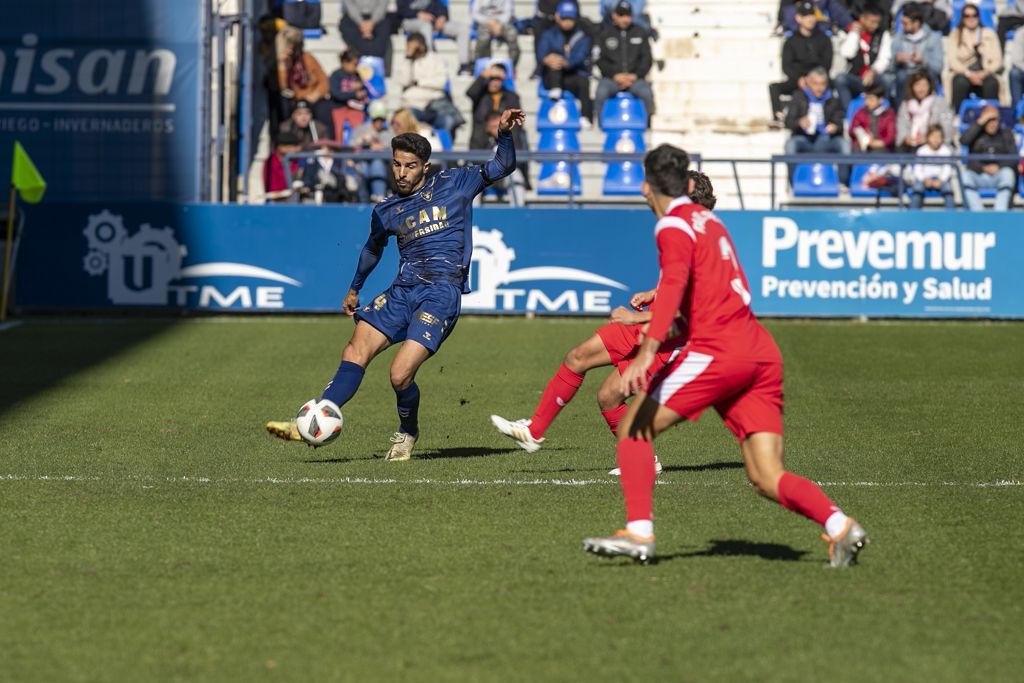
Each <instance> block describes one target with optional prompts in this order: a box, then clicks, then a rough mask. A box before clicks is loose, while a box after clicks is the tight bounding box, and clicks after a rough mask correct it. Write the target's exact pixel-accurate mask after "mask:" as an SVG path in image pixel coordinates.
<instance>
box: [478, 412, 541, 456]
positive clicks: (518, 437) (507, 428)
mask: <svg viewBox="0 0 1024 683" xmlns="http://www.w3.org/2000/svg"><path fill="white" fill-rule="evenodd" d="M530 422H532V420H516V421H515V422H513V421H511V420H506V419H505V418H503V417H499V416H498V415H491V424H493V425H494V426H495V427H496V428H497V430H498V431H499V432H501V433H502V434H504V435H505V436H507V437H509V438H510V439H512V440H513V441H515V442H516V443H517V444H519V447H520V448H522V449H523V450H524V451H526V452H527V453H536V452H537V451H539V450H540V445H541V444H542V443H544V439H535V438H533V434H531V433H530Z"/></svg>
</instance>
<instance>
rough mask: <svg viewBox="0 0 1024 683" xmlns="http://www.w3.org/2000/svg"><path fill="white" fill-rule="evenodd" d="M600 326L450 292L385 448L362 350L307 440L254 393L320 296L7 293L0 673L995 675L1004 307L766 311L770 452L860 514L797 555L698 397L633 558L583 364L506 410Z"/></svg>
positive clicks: (1006, 424) (794, 530)
mask: <svg viewBox="0 0 1024 683" xmlns="http://www.w3.org/2000/svg"><path fill="white" fill-rule="evenodd" d="M598 324H599V323H598V321H596V320H593V319H591V320H567V319H536V320H523V319H479V318H477V319H473V318H468V319H464V320H463V321H462V322H460V323H459V329H458V330H457V331H456V332H455V334H454V335H453V337H452V338H451V339H450V341H449V342H448V343H447V344H446V346H445V347H444V349H443V350H442V351H441V353H440V354H439V355H438V357H437V358H434V359H432V360H431V361H430V362H429V363H428V364H427V365H426V366H425V367H424V369H423V371H422V372H421V374H420V376H419V383H420V386H421V388H422V391H423V404H422V408H421V417H420V419H421V428H422V430H423V436H422V439H421V442H420V444H419V445H418V455H419V457H418V458H417V459H415V460H413V461H411V462H408V463H386V462H384V461H383V460H380V459H378V458H375V457H374V456H376V455H379V454H381V453H382V452H383V450H384V449H385V447H386V445H387V439H388V436H390V434H391V432H392V431H393V430H394V428H395V426H396V424H397V421H396V417H395V413H394V398H393V393H392V391H391V389H390V386H389V383H388V379H387V363H388V361H389V359H390V354H387V355H386V356H385V357H383V358H380V359H378V360H377V361H376V362H375V364H374V365H372V366H371V367H370V369H369V371H368V372H367V375H366V378H365V380H364V382H363V386H362V389H361V391H360V393H359V394H358V395H357V396H356V398H355V400H354V401H353V402H352V403H350V404H349V405H347V406H345V408H344V413H345V418H346V430H345V432H344V433H343V435H342V438H341V439H340V440H339V441H338V442H336V443H334V444H332V445H331V446H329V447H327V448H323V449H319V450H313V449H309V448H305V447H304V446H302V445H299V444H294V443H284V442H280V441H276V440H273V439H272V438H270V437H269V436H268V435H267V434H265V433H264V432H263V429H262V424H263V422H264V421H266V420H267V419H272V418H277V417H288V416H289V415H291V414H292V413H293V412H294V411H295V410H296V409H297V408H298V406H299V405H300V404H301V403H302V402H303V401H304V400H306V399H308V398H310V397H313V396H315V395H319V391H320V389H321V387H322V385H323V384H324V383H325V382H326V381H327V379H329V378H330V376H331V374H332V373H333V370H334V368H335V367H336V362H337V361H336V359H337V357H338V353H339V351H340V347H341V344H342V343H343V342H344V341H345V339H347V336H348V334H349V332H350V328H351V323H350V322H349V321H347V320H343V319H338V318H275V319H265V318H250V319H234V320H227V319H199V320H187V321H172V320H114V321H93V320H90V319H80V320H71V321H63V322H61V321H51V320H29V321H27V322H26V323H25V324H23V325H21V326H19V327H16V328H14V329H8V330H6V331H3V332H0V367H2V371H0V372H2V374H0V518H2V520H3V522H2V525H0V576H2V584H0V652H2V653H3V658H2V659H3V661H2V662H0V679H3V680H9V681H29V682H30V681H334V680H339V681H367V680H384V681H398V680H403V681H405V680H408V681H442V680H466V681H505V680H522V681H532V680H561V681H573V680H591V681H597V680H642V679H645V680H666V681H712V680H721V681H744V680H749V681H764V680H785V681H808V680H813V679H822V678H824V679H827V680H833V681H868V680H872V681H882V680H893V681H896V680H920V681H964V680H978V681H996V680H1020V675H1021V673H1020V672H1021V670H1022V669H1024V653H1022V647H1021V643H1022V642H1024V568H1022V567H1024V542H1022V541H1021V537H1022V536H1021V530H1020V526H1021V521H1022V519H1024V514H1022V513H1024V485H1022V483H1021V482H1022V480H1024V457H1022V450H1021V437H1022V436H1024V325H1020V324H984V323H941V324H940V323H927V322H919V323H911V322H908V323H869V324H856V323H846V322H797V321H769V322H768V323H767V324H768V327H769V328H770V329H771V331H772V332H773V333H774V334H775V335H776V338H777V339H778V341H779V344H780V346H781V348H782V351H783V354H784V356H785V359H786V399H787V403H786V411H787V412H786V428H787V432H788V433H787V436H786V448H787V463H788V465H789V467H790V468H791V469H792V470H794V471H796V472H798V473H802V474H804V475H806V476H809V477H811V478H813V479H814V480H816V481H819V482H824V483H825V489H826V491H827V492H828V493H829V494H830V495H831V496H832V497H833V498H834V499H835V500H836V501H837V502H839V503H840V504H841V505H842V506H843V507H844V508H845V509H846V510H847V511H848V512H849V513H851V514H852V515H854V516H856V517H857V518H858V519H860V520H861V521H862V522H863V523H864V525H865V527H866V528H867V529H868V532H869V533H870V534H871V536H872V539H873V543H872V545H871V546H869V548H868V549H867V550H866V551H865V552H864V554H863V555H862V561H861V564H860V566H858V567H855V568H851V569H848V570H843V571H830V570H826V569H824V568H823V567H822V561H823V560H824V558H825V552H826V549H825V543H824V542H823V541H821V540H820V538H819V535H818V534H819V530H818V529H817V528H816V527H815V526H814V525H812V524H811V523H809V522H807V521H806V520H804V519H802V518H801V517H798V516H797V515H794V514H792V513H790V512H787V511H786V510H783V509H782V508H780V507H778V506H774V505H772V504H770V503H768V502H766V501H764V500H762V499H760V498H758V497H757V496H756V495H754V493H753V492H752V491H751V490H750V487H749V486H748V484H747V483H746V480H745V477H744V474H743V470H742V469H741V467H740V465H739V457H738V456H739V453H738V448H737V446H736V443H735V441H734V440H733V439H732V438H731V436H730V435H729V434H728V432H727V431H726V430H725V428H724V427H723V426H722V425H721V423H720V422H719V421H718V419H717V418H716V416H714V415H713V414H707V415H705V417H704V418H703V419H702V420H701V421H700V422H699V423H698V424H696V425H685V426H681V427H679V428H677V429H675V430H673V431H672V432H671V433H670V434H668V435H666V437H665V438H664V439H663V440H661V441H659V443H658V446H657V452H658V453H659V455H660V457H661V459H662V462H663V463H664V465H665V468H666V472H665V474H664V475H663V476H662V478H661V483H660V485H659V486H658V489H657V493H656V498H655V509H656V514H657V533H658V551H659V554H660V555H661V557H662V560H661V562H660V563H659V564H657V565H655V566H649V567H641V566H634V565H632V564H629V563H626V562H615V561H607V560H600V559H597V558H594V557H588V556H586V555H584V553H583V552H582V551H581V549H580V539H581V538H582V537H584V536H585V535H589V534H593V533H598V532H600V533H604V532H610V531H613V530H614V529H616V528H618V527H619V526H620V525H621V523H622V517H623V509H622V502H621V496H620V493H619V489H618V486H617V484H616V483H615V481H614V480H613V479H612V478H610V477H608V476H607V474H606V472H607V470H608V469H609V468H610V467H612V466H614V448H613V444H612V439H611V437H610V435H609V434H608V433H607V432H606V429H605V427H604V425H603V422H602V420H601V418H600V415H599V414H598V411H597V408H596V403H595V399H594V397H595V393H596V389H597V386H598V384H599V382H600V379H601V378H602V377H603V372H601V373H600V374H593V375H591V376H590V377H588V378H587V381H586V383H585V384H584V387H583V389H582V390H581V392H580V394H579V395H578V396H577V398H576V400H575V401H574V402H573V403H572V404H571V405H570V406H569V407H568V408H567V409H566V410H565V411H564V412H563V414H562V416H561V417H560V419H559V421H557V422H556V423H555V425H554V426H553V428H552V429H551V431H550V432H549V433H548V437H549V438H548V441H547V443H546V444H545V448H544V449H543V450H541V452H539V453H537V454H534V455H527V454H526V453H524V452H522V451H519V450H516V449H514V448H512V447H511V445H512V444H511V442H508V441H506V440H504V438H503V437H501V436H500V435H498V434H496V433H495V432H494V431H493V430H492V428H491V426H490V423H489V421H488V416H489V415H490V414H491V413H498V414H501V415H504V416H507V417H513V418H516V417H527V416H528V415H529V413H530V412H531V410H532V407H533V405H534V403H535V401H536V400H537V398H538V397H539V395H540V391H541V390H542V389H543V387H544V384H545V382H546V380H547V378H548V377H549V376H550V375H551V374H552V373H553V371H554V370H555V368H556V367H557V364H558V362H559V361H560V359H561V357H562V355H563V354H564V352H565V351H566V350H568V349H569V348H570V347H571V346H572V345H573V344H574V343H575V342H577V341H579V340H582V339H584V338H585V337H586V336H588V335H589V334H590V333H591V332H592V330H593V329H594V328H595V327H596V326H597V325H598Z"/></svg>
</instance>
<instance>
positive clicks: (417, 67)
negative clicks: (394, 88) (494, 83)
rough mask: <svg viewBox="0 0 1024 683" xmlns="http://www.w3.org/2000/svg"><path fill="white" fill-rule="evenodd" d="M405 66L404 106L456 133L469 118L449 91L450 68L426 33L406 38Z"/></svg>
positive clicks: (430, 121)
mask: <svg viewBox="0 0 1024 683" xmlns="http://www.w3.org/2000/svg"><path fill="white" fill-rule="evenodd" d="M403 67H404V68H403V69H402V76H401V77H399V79H398V81H399V84H400V85H401V86H402V107H404V108H407V109H410V110H412V113H413V115H415V116H416V118H417V119H419V120H420V121H423V122H424V123H429V124H431V125H432V126H434V127H435V128H440V129H442V130H446V131H448V132H449V133H452V134H453V135H454V131H455V129H456V128H458V127H459V126H460V125H462V124H463V123H465V121H464V120H463V119H462V116H461V115H460V114H459V112H458V110H457V109H455V107H454V105H452V101H451V99H449V97H448V93H447V92H445V88H446V87H447V85H448V70H447V69H446V68H445V65H444V62H443V61H442V60H441V58H440V57H439V56H438V55H437V53H435V52H429V51H428V50H427V40H426V38H424V37H423V34H422V33H412V34H410V35H409V38H408V39H407V40H406V43H405V59H404V60H403Z"/></svg>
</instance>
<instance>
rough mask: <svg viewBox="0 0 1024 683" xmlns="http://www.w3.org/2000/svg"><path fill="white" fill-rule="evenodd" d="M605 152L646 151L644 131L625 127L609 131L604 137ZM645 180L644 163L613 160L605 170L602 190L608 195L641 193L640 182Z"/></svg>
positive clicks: (628, 152)
mask: <svg viewBox="0 0 1024 683" xmlns="http://www.w3.org/2000/svg"><path fill="white" fill-rule="evenodd" d="M604 151H605V152H609V153H610V152H618V153H619V154H633V153H635V152H646V151H647V144H646V143H645V142H644V136H643V132H641V131H638V130H631V129H628V128H627V129H624V130H616V131H609V132H608V135H606V136H605V139H604ZM643 180H644V169H643V164H641V163H638V162H635V161H613V162H609V163H608V168H607V169H605V172H604V186H603V188H602V191H603V192H604V194H606V195H638V194H640V193H641V190H640V183H642V182H643Z"/></svg>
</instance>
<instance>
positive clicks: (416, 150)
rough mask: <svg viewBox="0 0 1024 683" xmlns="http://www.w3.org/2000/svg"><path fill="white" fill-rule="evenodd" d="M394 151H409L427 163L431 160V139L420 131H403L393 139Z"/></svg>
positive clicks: (392, 146) (392, 147)
mask: <svg viewBox="0 0 1024 683" xmlns="http://www.w3.org/2000/svg"><path fill="white" fill-rule="evenodd" d="M391 151H392V152H408V153H410V154H415V155H416V158H417V159H419V160H420V161H422V162H423V163H427V162H428V161H430V141H429V140H427V139H426V138H425V137H423V136H422V135H420V134H419V133H402V134H401V135H396V136H395V137H394V138H393V139H392V140H391Z"/></svg>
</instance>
